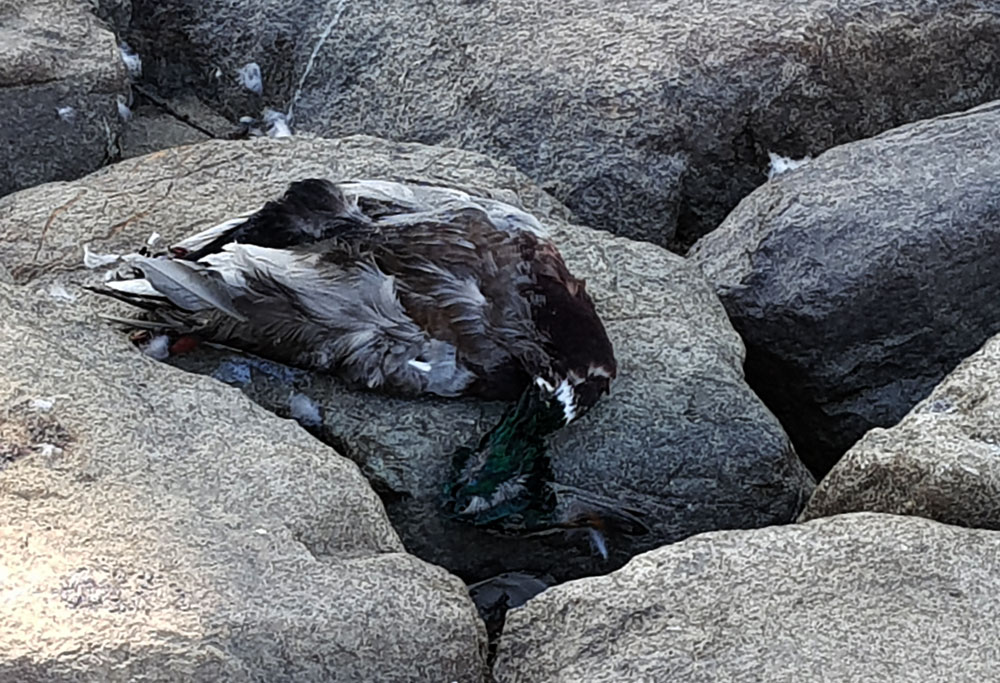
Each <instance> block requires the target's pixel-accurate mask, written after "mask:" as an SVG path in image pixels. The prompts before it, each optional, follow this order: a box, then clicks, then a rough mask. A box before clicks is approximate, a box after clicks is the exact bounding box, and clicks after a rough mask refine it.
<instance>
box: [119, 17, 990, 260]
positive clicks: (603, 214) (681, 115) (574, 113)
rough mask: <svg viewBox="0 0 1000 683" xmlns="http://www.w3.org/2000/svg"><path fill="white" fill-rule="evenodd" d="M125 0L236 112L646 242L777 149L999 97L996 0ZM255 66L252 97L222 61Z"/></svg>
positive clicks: (704, 215) (184, 74)
mask: <svg viewBox="0 0 1000 683" xmlns="http://www.w3.org/2000/svg"><path fill="white" fill-rule="evenodd" d="M133 4H134V6H135V9H134V13H133V23H132V35H131V37H130V40H132V41H133V42H135V43H136V44H137V45H139V46H140V47H141V51H142V52H143V53H144V54H146V55H148V59H147V62H148V63H149V64H150V74H151V76H152V78H153V79H154V80H156V81H157V82H158V83H160V84H163V85H165V86H166V85H170V84H173V85H174V86H175V87H178V88H183V89H189V88H194V89H195V90H196V91H197V92H198V93H199V95H200V96H201V97H202V98H204V99H206V101H210V102H213V103H215V104H216V105H217V106H219V107H220V108H221V109H223V110H224V111H225V112H226V113H227V114H228V115H229V116H230V117H232V118H233V119H235V118H237V117H239V116H241V115H245V114H249V115H256V114H257V113H258V112H259V111H260V108H261V107H262V106H263V105H264V104H268V105H270V106H272V107H274V108H276V109H280V110H282V111H287V110H289V109H292V110H293V113H294V118H295V125H296V126H297V127H298V129H300V130H303V131H309V132H313V133H317V134H321V135H326V136H339V135H345V134H353V133H365V134H370V135H379V136H382V137H386V138H391V139H396V140H412V141H419V142H425V143H430V144H442V145H453V146H456V147H461V148H464V149H471V150H475V151H480V152H484V153H488V154H491V155H494V156H496V157H498V158H501V159H504V160H506V161H509V162H511V163H513V164H515V165H516V166H517V167H518V168H520V169H521V170H523V171H524V172H525V173H527V174H528V175H529V176H530V177H532V178H533V179H534V180H536V181H537V182H539V183H540V184H541V185H542V187H543V188H545V189H546V190H548V191H549V192H551V193H552V194H554V195H555V196H556V197H557V198H558V199H560V200H561V201H563V202H564V203H565V204H566V205H567V206H569V207H570V208H571V209H572V210H573V211H574V212H575V213H576V214H577V215H578V216H579V217H580V218H581V220H582V221H583V222H585V223H587V224H588V225H592V226H594V227H599V228H605V229H608V230H611V231H613V232H617V233H620V234H623V235H626V236H629V237H633V238H641V239H647V240H651V241H656V242H658V243H660V244H669V243H671V242H673V243H677V242H680V243H684V244H690V243H691V242H692V241H694V239H695V238H697V237H698V236H699V235H702V234H704V233H706V232H708V231H709V230H711V229H713V228H714V227H715V226H716V225H718V223H719V222H720V221H721V220H722V219H723V218H724V217H725V215H726V212H727V211H728V210H729V209H731V208H732V207H733V206H735V205H736V203H737V202H738V201H739V200H740V199H741V198H742V197H743V196H744V195H746V194H747V193H748V192H749V191H750V190H751V189H752V188H753V187H755V186H756V185H757V184H759V183H760V182H761V181H762V180H763V179H764V169H765V167H766V166H767V160H768V157H767V152H768V151H770V150H773V151H776V152H780V153H782V154H787V155H794V156H801V155H804V154H806V153H812V154H815V153H817V152H819V151H822V150H824V149H827V148H829V147H831V146H833V145H836V144H840V143H843V142H847V141H849V140H855V139H858V138H863V137H867V136H870V135H873V134H875V133H878V132H881V131H883V130H886V129H888V128H891V127H893V126H897V125H900V124H902V123H906V122H908V121H915V120H918V119H921V118H925V117H928V116H935V115H938V114H942V113H945V112H948V111H954V110H956V109H962V108H965V107H969V106H972V105H975V104H978V103H981V102H984V101H986V100H989V99H992V98H995V97H997V96H998V94H1000V66H998V65H1000V47H998V46H1000V14H998V13H997V11H996V5H995V3H994V2H993V0H919V1H918V2H913V1H911V0H885V1H882V2H878V3H873V2H870V1H869V0H809V1H808V2H794V3H789V2H787V1H786V0H750V1H747V0H709V1H707V2H699V3H691V2H686V1H685V0H629V2H625V3H608V2H596V1H595V0H563V1H562V2H559V3H551V2H535V1H529V0H502V1H493V2H448V3H440V2H437V3H429V4H428V3H417V4H413V3H389V4H386V3H385V2H381V1H380V0H353V1H352V2H345V1H344V0H325V1H323V2H316V1H314V0H309V1H305V0H292V1H286V0H280V1H279V0H265V1H264V2H258V1H254V2H245V1H233V0H168V1H166V2H165V1H164V0H136V2H135V3H133ZM313 57H314V58H313ZM251 61H255V62H257V63H259V65H260V66H261V68H262V71H263V74H264V92H263V95H262V96H259V95H256V94H253V93H250V92H249V91H246V90H245V89H243V88H241V87H240V86H239V84H238V82H237V79H236V77H235V74H236V72H237V70H238V69H239V68H240V67H241V66H243V65H244V64H246V63H248V62H251ZM310 65H311V68H310ZM217 68H218V69H219V70H220V71H221V77H216V76H215V73H216V69H217Z"/></svg>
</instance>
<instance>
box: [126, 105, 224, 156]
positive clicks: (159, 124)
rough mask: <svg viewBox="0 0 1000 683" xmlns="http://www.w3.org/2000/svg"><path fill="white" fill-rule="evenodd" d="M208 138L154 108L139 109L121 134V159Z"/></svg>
mask: <svg viewBox="0 0 1000 683" xmlns="http://www.w3.org/2000/svg"><path fill="white" fill-rule="evenodd" d="M208 139H209V138H208V135H206V134H205V133H204V132H202V131H200V130H198V129H197V128H195V127H193V126H191V125H189V124H187V123H185V122H184V121H182V120H181V119H179V118H177V117H176V116H172V115H171V114H169V113H167V112H165V111H163V110H162V109H160V108H159V107H155V106H153V105H144V106H141V107H137V108H136V109H135V110H134V111H133V117H132V120H131V121H129V122H128V125H126V126H125V130H123V131H122V137H121V147H122V158H124V159H129V158H131V157H138V156H142V155H143V154H149V153H151V152H156V151H158V150H161V149H165V148H168V147H179V146H181V145H189V144H193V143H196V142H203V141H205V140H208Z"/></svg>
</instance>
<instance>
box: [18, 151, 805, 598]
mask: <svg viewBox="0 0 1000 683" xmlns="http://www.w3.org/2000/svg"><path fill="white" fill-rule="evenodd" d="M316 175H318V176H321V177H328V178H332V179H343V178H350V177H365V176H367V177H397V178H399V177H403V178H405V177H424V178H429V179H436V180H439V181H444V182H449V183H457V184H459V185H462V186H467V187H468V186H471V187H479V188H485V189H484V190H483V191H486V192H489V193H491V194H493V195H495V196H498V197H500V198H504V199H507V200H508V201H514V202H515V203H518V204H521V205H523V206H525V207H526V208H528V209H529V210H531V211H533V212H535V213H536V214H538V215H539V216H540V217H541V218H542V220H543V221H545V222H546V223H547V224H548V225H549V226H550V227H551V228H552V230H553V234H554V239H555V241H556V243H557V244H558V245H559V247H560V249H561V250H562V252H563V254H564V256H565V258H566V260H567V262H568V264H569V265H570V268H571V269H572V270H573V271H574V272H576V273H577V274H579V275H580V276H583V277H585V278H586V279H587V281H588V291H590V292H591V293H592V295H593V296H594V298H595V301H596V305H597V308H598V310H599V312H600V313H601V315H602V317H603V319H604V320H605V322H606V324H607V328H608V332H609V334H610V336H611V339H612V341H613V342H614V344H615V346H616V354H617V357H618V360H619V366H620V371H619V372H620V376H619V379H618V380H617V381H616V382H615V384H614V385H613V387H612V393H611V396H610V397H608V398H607V399H606V400H603V401H602V402H601V403H600V404H599V405H598V407H597V408H596V409H594V410H593V411H592V412H590V413H589V414H588V415H587V416H586V418H585V419H583V420H581V421H580V422H579V423H577V424H574V425H573V426H571V427H570V428H569V429H567V430H565V431H564V432H563V433H561V434H560V435H558V437H557V438H556V439H555V440H554V442H553V450H552V454H553V467H554V469H555V472H556V475H557V477H558V478H559V480H560V481H562V482H563V483H567V484H571V485H576V486H582V487H585V488H589V489H592V490H595V491H597V492H600V493H604V494H606V495H610V496H613V497H616V498H619V499H621V500H623V501H625V502H627V503H630V504H633V505H637V506H639V507H641V508H642V509H643V510H644V512H645V514H646V521H647V522H648V524H649V525H650V526H651V527H652V533H650V534H648V535H646V536H643V537H641V538H638V539H635V540H634V542H618V541H614V540H613V541H612V543H611V545H612V549H613V551H614V557H613V561H612V563H610V564H605V563H603V562H602V561H601V560H600V558H598V557H597V556H596V555H595V554H594V553H593V552H592V550H591V549H590V546H589V542H588V539H587V537H586V536H581V537H571V538H562V537H559V536H557V537H542V538H534V539H530V540H521V539H508V538H502V537H497V536H494V535H491V534H487V533H484V532H481V531H479V530H476V529H473V528H472V527H470V526H468V525H465V524H459V523H456V522H451V521H449V520H447V519H444V518H442V516H441V514H440V494H441V492H442V490H443V485H444V482H446V481H447V480H448V479H449V477H450V476H451V473H450V466H451V465H450V454H451V453H452V452H453V451H454V449H455V448H456V447H457V446H459V445H462V444H467V443H469V442H470V441H473V440H474V439H475V438H477V437H478V436H479V435H480V434H482V433H483V432H484V431H485V430H486V429H488V428H489V427H490V426H492V424H494V422H495V420H496V419H497V418H498V416H499V414H500V411H501V409H502V405H499V404H495V403H492V404H491V403H483V402H478V401H471V400H469V401H445V400H430V399H428V400H419V401H414V400H403V399H392V398H386V397H383V396H379V395H375V394H369V393H362V392H357V391H350V390H347V389H346V388H345V387H343V386H342V385H341V384H340V383H339V382H337V381H335V380H333V379H332V378H329V377H319V376H316V377H312V376H309V375H307V374H305V373H289V372H288V371H287V370H285V369H283V368H280V367H275V366H270V365H266V364H259V363H257V364H256V366H255V367H251V366H248V364H247V363H246V361H245V360H242V359H241V358H240V357H233V356H232V355H231V354H229V355H227V354H225V353H223V352H211V351H207V350H206V351H203V352H199V353H197V354H191V355H190V356H189V357H187V358H185V357H181V358H180V359H179V360H178V362H179V363H181V364H183V365H184V366H185V367H188V368H191V369H194V370H197V371H199V372H202V373H205V374H214V375H215V376H217V377H220V378H223V379H226V380H228V381H233V382H235V383H239V384H242V385H244V388H245V390H246V391H247V392H248V393H249V394H250V395H251V396H252V397H253V398H254V399H255V400H257V401H259V402H260V403H261V404H263V405H265V406H268V407H270V408H272V409H274V410H276V411H278V412H281V413H283V414H288V406H289V399H290V396H291V395H292V393H293V392H301V393H304V394H305V395H307V396H309V397H311V398H313V399H314V400H315V401H316V402H317V403H318V404H319V405H320V406H322V408H323V409H324V415H323V418H324V423H323V425H322V427H321V429H320V430H319V433H321V434H322V435H323V436H324V438H325V440H327V441H328V442H330V443H333V444H335V445H336V446H337V448H338V450H339V451H340V452H342V453H343V454H344V455H347V456H348V457H350V458H352V459H353V460H355V461H356V462H358V463H359V464H360V465H361V468H362V470H363V472H364V473H365V474H366V476H368V477H369V478H370V480H371V481H372V483H373V484H374V485H375V487H376V490H378V491H379V492H380V493H381V494H382V495H383V497H384V499H385V501H386V504H387V507H388V511H389V515H390V517H391V519H392V520H393V523H394V524H395V525H396V528H397V529H398V531H399V532H400V534H401V535H402V537H403V540H404V542H405V543H406V546H407V548H408V549H410V550H411V551H412V552H415V553H416V554H417V555H419V556H421V557H423V558H425V559H428V560H431V561H433V562H436V563H439V564H443V565H444V566H446V567H448V568H449V569H452V570H453V571H456V572H458V573H459V574H460V575H461V576H462V577H463V578H466V579H469V580H474V579H482V578H486V577H488V576H491V575H493V574H497V573H499V572H501V571H508V570H516V571H533V572H536V573H548V574H551V575H553V576H555V577H556V578H561V579H565V578H567V577H571V576H578V575H580V574H581V573H586V572H596V571H601V570H607V569H609V568H613V567H614V566H616V563H617V564H620V563H621V562H623V561H624V560H625V559H627V558H628V557H629V556H631V555H632V554H635V553H636V552H639V551H642V550H646V549H649V548H651V547H655V546H657V545H659V544H662V543H665V542H669V541H673V540H677V539H679V538H683V537H685V536H688V535H690V534H692V533H697V532H699V531H705V530H710V529H717V528H729V527H750V526H762V525H767V524H775V523H781V522H788V521H791V520H792V519H794V518H795V516H796V515H797V514H798V512H799V510H800V508H801V505H802V504H804V502H805V499H806V498H807V497H808V495H809V493H811V490H812V485H813V484H812V480H811V477H810V476H809V474H808V473H807V472H806V471H805V468H804V467H803V466H802V464H801V463H800V462H799V461H798V459H797V458H796V456H795V454H794V453H793V452H792V450H791V448H790V447H789V444H788V441H787V437H786V436H785V435H784V433H783V432H782V430H781V427H780V426H779V424H778V423H777V421H776V420H775V419H774V417H773V416H772V415H771V414H770V413H769V412H768V411H767V410H766V409H765V408H764V406H763V405H762V404H761V403H760V401H759V400H758V399H757V397H756V396H755V395H754V394H753V393H752V392H751V391H750V390H749V388H748V387H747V386H746V384H745V383H744V381H743V374H742V360H743V346H742V344H741V342H740V340H739V337H738V336H737V335H736V333H735V332H734V331H733V330H732V328H731V327H730V325H729V322H728V321H727V320H726V316H725V311H724V310H723V309H722V306H721V305H720V304H719V302H718V299H716V297H715V295H714V294H713V292H712V291H711V288H710V287H709V285H708V284H707V283H706V282H705V281H704V280H703V278H702V277H701V276H700V274H699V273H698V272H697V269H695V268H694V267H693V266H691V265H689V264H688V263H686V262H685V261H684V260H683V259H681V258H680V257H678V256H675V255H673V254H670V253H669V252H666V251H665V250H663V249H661V248H659V247H654V246H652V245H648V244H641V243H637V242H631V241H629V240H626V239H623V238H620V237H615V236H613V235H610V234H608V233H605V232H601V231H595V230H590V229H588V228H583V227H579V226H574V225H571V224H569V223H567V222H566V221H565V219H564V216H565V215H566V213H567V212H566V210H565V209H564V208H563V207H561V206H560V205H559V204H558V203H556V202H554V201H553V200H552V199H551V198H550V197H548V196H547V195H545V194H544V193H543V192H541V191H540V190H538V188H537V187H536V186H534V185H533V184H531V182H530V181H529V180H528V179H527V178H526V177H525V176H523V175H522V174H520V173H518V172H516V171H515V170H514V169H512V168H511V167H509V166H504V165H501V164H498V163H497V162H494V161H491V160H490V159H488V158H486V157H482V156H479V155H476V154H472V153H467V152H462V151H459V150H455V149H446V148H436V147H425V146H421V145H403V144H396V143H387V142H384V141H380V140H377V139H375V138H365V137H356V138H347V139H344V140H339V141H337V140H319V139H315V140H309V139H300V138H293V139H288V140H277V141H274V140H256V141H249V142H229V143H224V142H209V143H203V144H199V145H195V146H191V147H185V148H180V149H177V150H170V151H164V152H158V153H156V154H152V155H149V156H146V157H140V158H137V159H132V160H128V161H125V162H122V163H120V164H118V165H116V166H115V167H112V168H108V169H106V170H103V171H101V172H99V173H97V174H94V175H92V176H89V177H87V178H85V179H83V180H81V181H79V182H76V183H67V184H60V185H49V186H47V187H45V188H39V189H37V190H31V191H26V192H22V193H19V194H18V195H16V196H14V197H11V198H10V199H8V200H7V201H4V202H0V263H3V264H4V265H5V266H6V267H7V268H8V270H9V271H10V273H11V275H12V276H13V278H15V279H16V280H17V281H18V282H32V283H33V284H34V286H37V287H41V288H44V287H46V286H47V284H46V283H48V282H49V281H50V280H51V278H52V277H53V272H58V271H60V270H65V271H70V272H68V273H66V274H65V275H63V276H61V277H63V278H64V280H65V281H66V282H82V281H95V280H97V279H99V278H98V276H97V275H96V274H92V273H90V272H85V273H81V272H80V271H81V244H83V243H90V245H91V248H92V249H94V250H95V251H102V252H103V251H110V252H120V251H122V250H126V249H134V248H136V247H137V246H138V245H141V244H142V243H143V242H144V241H145V239H146V237H147V236H148V235H149V233H150V232H152V231H154V230H155V231H157V232H159V233H160V234H162V235H163V236H164V237H165V238H166V239H167V240H171V239H176V238H178V237H180V236H182V235H185V234H188V233H190V232H192V231H195V230H197V229H199V228H202V227H206V226H208V225H211V224H213V223H214V222H217V221H221V220H223V219H225V218H227V217H230V216H232V215H233V214H234V213H239V212H244V211H247V210H253V209H255V208H257V207H258V206H260V205H261V204H262V203H263V202H264V201H265V200H267V199H270V198H273V197H275V196H277V195H279V194H280V193H281V192H282V191H283V190H284V189H285V187H286V185H287V183H288V182H289V181H290V180H292V179H296V178H303V177H308V176H316ZM74 291H76V290H74ZM95 298H96V297H93V296H90V297H89V298H88V299H87V304H88V305H95V304H94V302H93V299H95ZM118 312H119V314H121V313H122V311H121V310H119V311H118ZM93 324H94V325H100V324H102V323H100V322H99V321H97V320H94V322H93Z"/></svg>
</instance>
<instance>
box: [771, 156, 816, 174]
mask: <svg viewBox="0 0 1000 683" xmlns="http://www.w3.org/2000/svg"><path fill="white" fill-rule="evenodd" d="M767 156H768V158H769V159H770V160H771V164H770V165H769V166H768V167H767V179H768V180H774V179H775V178H777V177H778V176H780V175H783V174H785V173H788V172H789V171H794V170H795V169H797V168H798V167H799V166H802V165H804V164H806V163H808V162H810V161H812V157H810V156H805V157H802V158H801V159H792V158H790V157H783V156H781V155H780V154H775V153H774V152H768V153H767Z"/></svg>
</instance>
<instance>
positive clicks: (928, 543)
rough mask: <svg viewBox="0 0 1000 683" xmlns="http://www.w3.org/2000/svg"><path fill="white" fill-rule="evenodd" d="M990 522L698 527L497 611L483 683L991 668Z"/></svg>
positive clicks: (928, 676)
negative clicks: (500, 629) (489, 671)
mask: <svg viewBox="0 0 1000 683" xmlns="http://www.w3.org/2000/svg"><path fill="white" fill-rule="evenodd" d="M998 558H1000V534H998V533H996V532H988V531H980V530H967V529H960V528H957V527H950V526H945V525H942V524H938V523H936V522H932V521H928V520H924V519H917V518H914V517H895V516H890V515H874V514H860V515H843V516H840V517H834V518H829V519H824V520H818V521H815V522H810V523H808V524H803V525H793V526H784V527H773V528H769V529H757V530H753V531H728V532H717V533H710V534H703V535H701V536H698V537H696V538H692V539H688V540H687V541H684V542H682V543H678V544H675V545H672V546H668V547H665V548H660V549H659V550H655V551H652V552H649V553H646V554H645V555H642V556H640V557H636V558H634V559H633V560H632V561H631V562H630V563H629V564H628V565H627V566H626V567H625V568H624V569H621V570H620V571H617V572H615V573H613V574H611V575H608V576H603V577H599V578H591V579H584V580H581V581H575V582H573V583H569V584H565V585H563V586H557V587H555V588H550V589H549V590H547V591H546V592H545V593H542V594H541V595H540V596H539V597H537V598H535V599H534V600H531V601H530V602H528V604H527V605H526V606H524V607H522V608H519V609H517V610H513V611H511V612H510V613H508V615H507V626H506V629H505V630H504V633H503V636H502V637H501V640H500V645H499V649H498V654H497V659H496V664H495V666H494V670H493V673H494V676H495V679H496V680H497V682H498V683H513V682H515V681H516V682H518V683H530V682H532V681H539V682H542V681H544V682H545V683H560V682H564V681H565V682H567V683H568V682H570V681H588V682H591V683H602V682H605V681H607V682H609V683H610V682H611V681H667V680H670V681H684V683H702V682H704V683H714V682H715V681H731V682H732V683H744V682H745V683H750V682H751V681H801V682H802V683H811V682H813V681H815V682H819V681H859V682H860V681H871V682H872V683H875V682H876V681H877V682H878V683H909V682H910V681H951V682H953V683H960V682H963V681H965V682H968V683H980V682H982V681H995V680H997V670H996V663H997V661H998V659H1000V646H998V643H1000V599H998V598H997V594H998V592H1000V562H998V561H997V560H998Z"/></svg>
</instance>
